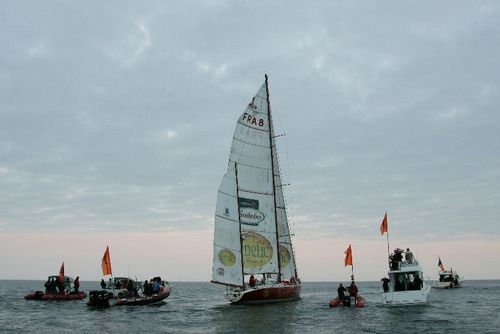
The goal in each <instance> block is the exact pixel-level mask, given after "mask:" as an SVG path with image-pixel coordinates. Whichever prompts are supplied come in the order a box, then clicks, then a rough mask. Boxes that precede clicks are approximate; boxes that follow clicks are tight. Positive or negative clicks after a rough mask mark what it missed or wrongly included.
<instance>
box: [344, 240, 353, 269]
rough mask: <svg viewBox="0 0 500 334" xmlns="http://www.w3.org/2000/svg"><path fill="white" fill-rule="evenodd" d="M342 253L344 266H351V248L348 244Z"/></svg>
mask: <svg viewBox="0 0 500 334" xmlns="http://www.w3.org/2000/svg"><path fill="white" fill-rule="evenodd" d="M344 254H345V259H344V267H346V266H352V248H351V245H349V247H347V249H346V250H345V252H344Z"/></svg>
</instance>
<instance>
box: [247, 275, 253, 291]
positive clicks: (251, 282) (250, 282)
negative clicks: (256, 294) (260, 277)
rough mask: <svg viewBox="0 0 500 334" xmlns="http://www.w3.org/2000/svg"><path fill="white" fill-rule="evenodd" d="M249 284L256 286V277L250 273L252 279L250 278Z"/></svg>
mask: <svg viewBox="0 0 500 334" xmlns="http://www.w3.org/2000/svg"><path fill="white" fill-rule="evenodd" d="M248 285H250V287H252V288H253V287H254V286H255V277H254V276H253V275H250V279H249V280H248Z"/></svg>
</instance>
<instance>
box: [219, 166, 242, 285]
mask: <svg viewBox="0 0 500 334" xmlns="http://www.w3.org/2000/svg"><path fill="white" fill-rule="evenodd" d="M239 234H240V226H239V220H238V203H237V202H236V178H235V169H234V164H233V165H231V164H230V165H229V168H228V171H227V173H226V175H224V178H223V179H222V183H221V185H220V188H219V194H218V196H217V206H216V209H215V231H214V254H213V268H212V281H213V282H216V283H222V284H229V285H237V286H243V275H242V264H241V243H240V238H239Z"/></svg>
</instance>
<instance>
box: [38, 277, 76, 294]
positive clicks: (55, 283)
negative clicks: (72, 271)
mask: <svg viewBox="0 0 500 334" xmlns="http://www.w3.org/2000/svg"><path fill="white" fill-rule="evenodd" d="M43 286H44V287H45V293H57V292H58V291H59V293H62V292H66V293H70V292H71V291H70V288H71V286H70V282H65V281H64V279H62V280H61V278H60V277H59V276H49V277H48V278H47V281H46V282H45V284H44V285H43ZM73 289H74V291H73V292H74V293H78V290H79V289H80V277H79V276H76V278H75V280H74V281H73Z"/></svg>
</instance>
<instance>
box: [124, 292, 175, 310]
mask: <svg viewBox="0 0 500 334" xmlns="http://www.w3.org/2000/svg"><path fill="white" fill-rule="evenodd" d="M168 296H170V289H166V290H165V291H163V292H160V293H158V294H154V295H152V296H148V297H132V298H119V299H117V300H116V303H115V305H129V306H140V305H155V304H158V303H162V302H163V300H164V299H165V298H167V297H168Z"/></svg>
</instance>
